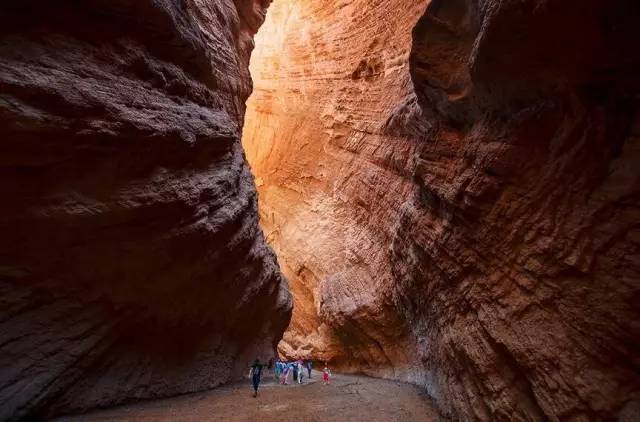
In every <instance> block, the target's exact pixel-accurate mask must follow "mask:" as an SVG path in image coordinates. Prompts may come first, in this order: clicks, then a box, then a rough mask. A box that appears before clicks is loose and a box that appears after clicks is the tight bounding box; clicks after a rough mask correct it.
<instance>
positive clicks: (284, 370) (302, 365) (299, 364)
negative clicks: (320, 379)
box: [273, 359, 313, 385]
mask: <svg viewBox="0 0 640 422" xmlns="http://www.w3.org/2000/svg"><path fill="white" fill-rule="evenodd" d="M305 369H306V371H307V373H308V374H309V378H311V371H312V370H313V361H311V360H307V361H303V360H302V359H299V360H297V361H295V362H282V361H280V360H276V362H275V366H274V369H273V375H274V376H275V377H276V379H279V380H280V383H281V384H283V385H287V384H289V375H292V380H293V381H294V382H296V381H297V382H298V384H302V379H303V378H304V371H305Z"/></svg>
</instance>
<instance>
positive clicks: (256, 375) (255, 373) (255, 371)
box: [249, 358, 264, 397]
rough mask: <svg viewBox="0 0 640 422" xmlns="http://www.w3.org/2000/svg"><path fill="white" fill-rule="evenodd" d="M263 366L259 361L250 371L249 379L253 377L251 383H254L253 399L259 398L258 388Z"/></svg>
mask: <svg viewBox="0 0 640 422" xmlns="http://www.w3.org/2000/svg"><path fill="white" fill-rule="evenodd" d="M263 367H264V365H263V364H261V363H260V359H257V358H256V360H255V361H254V362H253V365H251V370H250V371H249V377H251V381H252V383H253V397H258V387H259V386H260V375H262V368H263Z"/></svg>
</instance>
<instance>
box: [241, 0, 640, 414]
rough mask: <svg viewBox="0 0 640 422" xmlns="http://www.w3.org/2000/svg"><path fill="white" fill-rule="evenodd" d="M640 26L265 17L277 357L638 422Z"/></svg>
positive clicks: (624, 4) (340, 10) (459, 2)
mask: <svg viewBox="0 0 640 422" xmlns="http://www.w3.org/2000/svg"><path fill="white" fill-rule="evenodd" d="M425 9H426V11H425ZM639 12H640V11H639V10H638V5H637V4H636V2H632V1H625V0H618V1H613V2H602V1H596V0H588V1H577V0H575V1H565V0H557V1H556V0H547V1H542V0H537V1H536V0H526V1H492V0H487V1H473V0H450V1H432V2H431V3H430V4H428V5H427V2H426V1H409V0H404V1H403V0H395V1H394V0H392V1H375V0H373V1H372V0H369V1H359V0H351V1H349V0H322V1H305V0H293V1H276V2H274V4H273V5H272V6H271V9H270V12H269V15H268V17H267V22H266V23H265V26H264V27H263V30H262V31H261V32H260V33H259V34H258V35H257V37H265V38H268V39H269V43H265V44H264V45H263V44H261V42H260V38H258V48H257V49H256V52H255V54H254V57H253V59H252V60H253V61H252V68H253V69H254V80H255V82H256V90H255V92H254V95H253V96H252V97H251V98H250V100H249V103H248V119H247V121H248V125H247V126H246V127H245V132H244V139H243V142H244V144H245V148H246V150H247V155H248V159H249V161H250V163H251V166H252V169H253V171H254V173H255V174H256V177H257V184H258V190H259V193H260V197H261V203H260V210H261V218H262V225H263V227H264V229H265V232H266V234H267V237H268V240H269V242H270V243H271V244H272V245H273V246H274V248H275V249H276V251H277V253H278V256H279V258H280V262H281V265H282V266H283V271H284V272H285V274H286V275H287V277H288V278H289V279H290V282H291V288H292V291H293V294H294V303H295V307H294V313H293V320H292V324H291V326H290V327H289V330H288V331H287V332H286V333H285V337H284V340H283V342H282V343H281V346H280V348H281V351H282V352H283V353H285V354H286V355H289V356H301V357H314V358H316V359H331V360H332V361H333V363H334V365H336V366H340V367H342V368H344V369H348V370H353V371H363V372H366V373H370V374H374V375H378V376H386V377H393V378H398V379H404V380H409V381H412V382H416V383H420V384H423V385H425V386H426V389H427V391H428V392H429V393H430V394H431V395H432V396H433V397H435V399H436V401H437V403H438V404H439V406H440V407H441V409H442V410H443V412H444V413H446V414H448V415H451V416H454V417H457V418H461V419H463V420H474V419H475V420H546V419H550V420H605V419H610V418H615V416H616V415H619V414H620V415H622V414H631V413H632V408H633V407H634V406H636V408H637V407H638V399H639V394H640V393H639V391H640V381H639V378H638V362H639V361H640V352H639V350H640V347H639V344H638V339H639V338H640V327H639V325H638V321H640V318H639V317H640V315H639V311H638V309H639V308H638V306H637V302H638V298H639V297H640V294H639V291H640V241H639V238H640V226H639V224H640V210H639V205H640V202H639V199H640V117H639V114H638V111H639V110H640V107H639V103H638V98H639V95H640V86H639V82H638V78H637V75H638V74H640V73H639V71H640V55H639V53H638V49H637V45H638V44H639V42H640V37H639V31H638V27H639V25H640V22H639V18H638V17H639V16H640V13H639ZM634 400H635V402H634ZM634 403H635V404H634ZM636 411H637V409H636Z"/></svg>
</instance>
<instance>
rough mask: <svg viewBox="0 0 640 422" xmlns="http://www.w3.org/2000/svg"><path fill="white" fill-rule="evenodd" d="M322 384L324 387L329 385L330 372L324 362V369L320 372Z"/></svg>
mask: <svg viewBox="0 0 640 422" xmlns="http://www.w3.org/2000/svg"><path fill="white" fill-rule="evenodd" d="M322 383H323V384H324V385H327V384H331V370H330V369H329V366H328V365H327V363H326V362H325V364H324V369H323V370H322Z"/></svg>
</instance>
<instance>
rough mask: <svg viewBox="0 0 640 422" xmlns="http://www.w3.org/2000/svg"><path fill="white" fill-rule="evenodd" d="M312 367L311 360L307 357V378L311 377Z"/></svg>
mask: <svg viewBox="0 0 640 422" xmlns="http://www.w3.org/2000/svg"><path fill="white" fill-rule="evenodd" d="M312 369H313V361H312V360H311V359H309V360H308V361H307V372H308V373H309V379H311V370H312Z"/></svg>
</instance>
